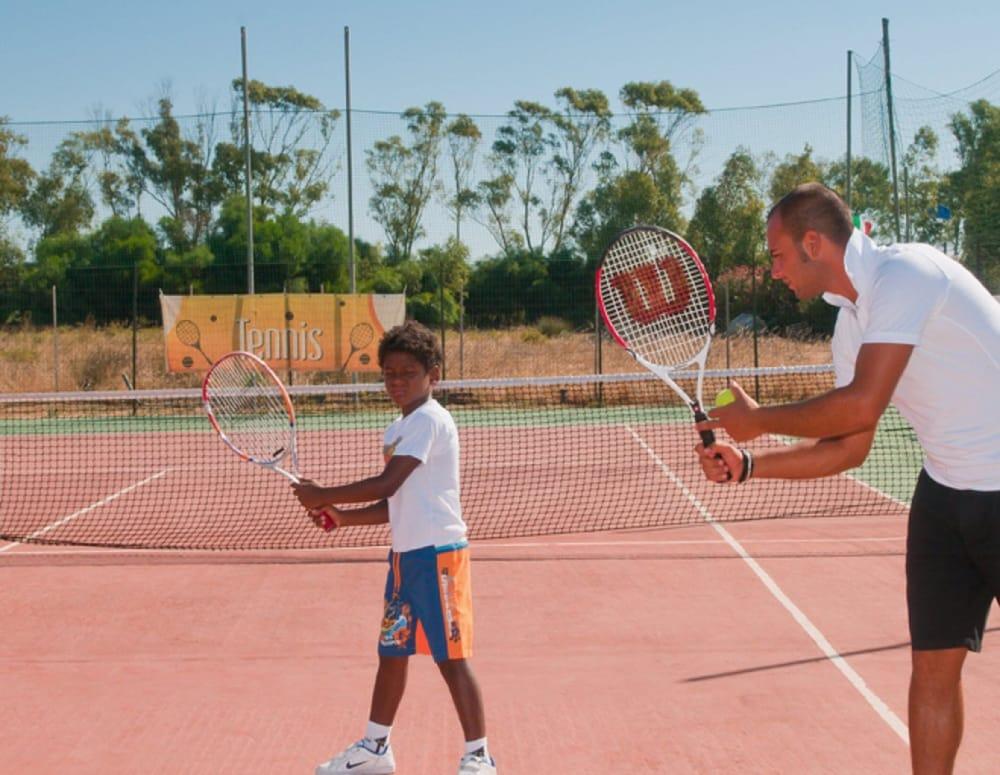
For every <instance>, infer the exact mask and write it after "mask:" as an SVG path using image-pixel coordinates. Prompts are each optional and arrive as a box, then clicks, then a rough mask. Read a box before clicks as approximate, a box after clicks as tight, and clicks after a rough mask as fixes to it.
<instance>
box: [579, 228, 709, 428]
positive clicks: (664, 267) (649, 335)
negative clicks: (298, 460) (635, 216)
mask: <svg viewBox="0 0 1000 775" xmlns="http://www.w3.org/2000/svg"><path fill="white" fill-rule="evenodd" d="M595 286H596V292H597V307H598V310H599V311H600V313H601V318H602V319H603V320H604V324H605V325H606V326H607V327H608V331H610V332H611V336H613V337H614V339H615V341H616V342H618V344H620V345H621V346H622V347H624V348H625V350H626V351H627V352H628V353H629V355H631V356H632V357H633V358H635V359H636V360H637V361H638V362H639V363H641V364H642V365H643V366H645V367H646V368H647V369H649V370H650V371H651V372H653V373H654V374H656V376H658V377H659V378H660V379H662V380H663V381H664V382H666V383H667V384H668V385H669V386H670V387H671V388H673V389H674V391H676V393H677V395H679V396H680V397H681V398H682V399H684V402H685V403H686V404H687V405H688V406H690V407H691V411H692V412H693V413H694V418H695V420H696V421H699V422H700V421H702V420H705V419H707V418H706V416H705V413H704V411H702V397H701V386H702V380H703V378H704V375H705V362H706V360H707V359H708V349H709V346H710V345H711V342H712V334H714V333H715V295H714V294H713V293H712V284H711V283H710V282H709V280H708V273H707V272H706V271H705V267H704V266H702V263H701V260H700V259H699V258H698V254H697V253H695V252H694V248H692V247H691V246H690V245H689V244H688V243H687V242H685V241H684V239H682V238H681V237H679V236H677V235H676V234H674V233H673V232H670V231H667V230H666V229H661V228H659V227H657V226H634V227H632V228H630V229H625V230H624V231H623V232H621V233H620V234H618V235H617V236H616V237H615V238H614V239H613V240H612V241H611V244H610V245H608V247H607V249H606V250H605V251H604V255H603V256H602V258H601V264H600V266H599V267H598V270H597V276H596V278H595ZM692 364H694V365H697V367H698V380H697V387H696V391H695V398H694V399H692V398H691V396H689V395H688V394H687V393H686V392H685V391H684V389H683V388H682V387H681V386H680V385H678V384H677V383H676V382H675V381H674V379H673V377H672V376H671V375H672V374H673V373H674V372H676V371H678V370H679V369H682V368H684V367H687V366H691V365H692ZM700 435H701V440H702V442H703V443H704V444H705V446H706V447H707V446H711V445H712V444H714V443H715V434H714V433H713V432H712V431H711V430H706V431H700Z"/></svg>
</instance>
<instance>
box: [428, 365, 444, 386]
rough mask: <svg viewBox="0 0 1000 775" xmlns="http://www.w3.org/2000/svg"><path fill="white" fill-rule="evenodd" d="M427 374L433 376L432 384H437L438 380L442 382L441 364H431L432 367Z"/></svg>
mask: <svg viewBox="0 0 1000 775" xmlns="http://www.w3.org/2000/svg"><path fill="white" fill-rule="evenodd" d="M427 376H429V377H430V378H431V384H432V385H436V384H437V383H438V382H440V381H441V365H440V364H438V365H437V366H431V367H430V369H428V370H427Z"/></svg>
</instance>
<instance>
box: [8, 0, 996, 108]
mask: <svg viewBox="0 0 1000 775" xmlns="http://www.w3.org/2000/svg"><path fill="white" fill-rule="evenodd" d="M4 6H5V7H4V10H3V12H2V18H3V20H4V24H3V28H4V33H5V34H4V35H3V44H2V45H0V70H2V72H3V73H4V79H3V80H4V87H3V89H2V92H0V94H2V99H0V115H6V116H8V117H9V118H10V119H12V120H14V121H45V120H72V119H84V118H88V117H90V116H91V114H92V111H93V108H94V107H95V106H98V105H99V106H102V107H103V108H105V109H107V110H109V111H110V112H111V113H112V114H113V115H116V116H120V115H128V116H137V115H141V114H144V113H146V112H147V108H148V105H149V104H150V98H152V97H154V96H156V95H157V94H158V93H159V90H160V86H161V84H163V83H164V82H169V83H170V85H171V93H172V96H173V99H174V102H175V107H176V111H177V112H178V113H187V112H194V111H196V110H198V109H199V108H200V107H202V106H203V105H204V104H206V103H211V102H212V101H215V103H216V104H217V106H218V107H219V108H220V109H225V108H227V107H228V91H227V84H228V82H229V80H230V79H232V78H233V77H235V76H237V75H238V74H239V72H240V37H239V30H240V26H241V25H245V26H246V27H247V30H248V38H249V50H250V76H251V77H253V78H258V79H260V80H263V81H265V82H267V83H273V84H293V85H295V86H296V87H297V88H299V89H301V90H303V91H306V92H309V93H311V94H314V95H315V96H317V97H319V98H320V99H321V100H322V101H323V102H324V103H326V104H327V105H330V106H340V105H342V103H343V99H344V76H343V28H344V26H345V25H348V26H350V28H351V38H352V75H353V99H354V107H356V108H359V109H370V110H387V111H398V110H402V109H404V108H406V107H408V106H411V105H421V104H424V103H425V102H427V101H428V100H431V99H437V100H439V101H441V102H443V103H444V104H445V106H446V107H447V108H448V110H449V112H466V113H473V114H497V113H503V112H505V111H506V110H508V109H509V108H510V107H511V105H512V103H513V101H514V100H516V99H534V100H538V101H543V102H544V101H547V100H550V98H551V95H552V93H553V92H554V91H555V90H556V89H558V88H560V87H561V86H565V85H572V86H575V87H578V88H583V87H597V88H601V89H603V90H604V91H605V92H606V93H607V94H608V95H609V96H612V95H615V94H616V93H617V91H618V89H619V88H620V87H621V85H622V84H623V83H625V82H626V81H629V80H659V79H668V80H670V81H672V82H673V83H674V84H675V85H677V86H685V87H690V88H693V89H695V90H697V91H698V92H699V93H700V94H701V97H702V100H703V102H704V103H705V105H706V106H707V107H709V108H723V107H733V106H743V105H759V104H764V103H772V102H788V101H796V100H805V99H812V98H817V97H829V96H837V95H840V94H842V93H843V91H844V71H845V57H846V51H847V49H853V50H855V51H857V52H858V53H859V54H860V55H862V56H864V57H865V58H867V57H868V56H870V55H871V53H872V52H874V50H875V46H876V44H877V43H878V40H879V37H880V35H881V18H882V17H883V16H886V17H888V18H889V19H890V32H891V35H892V47H893V48H892V53H893V71H894V72H896V73H898V74H900V75H903V76H905V77H906V78H908V79H910V80H912V81H915V82H917V83H919V84H922V85H924V86H928V87H930V88H933V89H936V90H941V91H950V90H953V89H956V88H959V87H961V86H965V85H967V84H969V83H971V82H973V81H975V80H977V79H978V78H981V77H982V76H984V75H986V74H987V73H989V72H992V71H993V70H995V69H997V67H1000V53H998V50H997V46H996V30H997V29H1000V3H995V2H987V1H986V0H979V2H968V0H953V1H952V2H949V3H941V2H935V3H928V2H922V1H921V0H916V1H914V0H910V1H909V2H900V1H898V0H891V1H890V2H883V3H881V4H879V3H871V2H854V1H853V0H849V1H848V2H838V3H809V2H773V1H771V2H768V1H767V0H764V2H746V0H743V1H741V2H736V1H734V0H722V1H721V2H709V3H690V2H688V3H672V2H669V0H659V1H658V2H645V1H640V0H617V2H603V3H587V2H584V1H583V0H578V1H577V2H568V1H567V0H548V1H546V0H535V1H534V2H529V1H527V0H507V1H506V2H501V3H476V2H468V0H466V2H457V1H455V0H424V1H423V2H413V1H412V0H411V1H410V2H398V1H395V0H394V1H391V2H376V1H374V0H325V1H324V2H316V1H314V0H300V1H299V2H274V1H273V0H269V2H260V0H242V1H241V2H231V1H230V0H224V1H223V2H219V1H217V0H203V1H202V2H192V1H191V0H174V1H173V2H169V3H149V2H141V0H140V2H134V3H124V2H109V1H108V0H90V2H86V3H81V2H79V1H78V0H75V1H71V0H39V1H38V2H35V3H29V2H14V0H5V3H4Z"/></svg>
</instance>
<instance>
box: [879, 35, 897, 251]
mask: <svg viewBox="0 0 1000 775" xmlns="http://www.w3.org/2000/svg"><path fill="white" fill-rule="evenodd" d="M882 54H883V56H884V57H885V99H886V106H887V108H888V111H889V160H890V162H891V169H892V205H893V211H894V218H895V226H896V241H897V242H898V241H899V239H900V231H899V183H898V181H897V179H896V124H895V118H894V117H893V109H892V73H891V71H890V70H889V20H888V19H884V18H883V19H882Z"/></svg>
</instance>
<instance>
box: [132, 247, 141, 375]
mask: <svg viewBox="0 0 1000 775" xmlns="http://www.w3.org/2000/svg"><path fill="white" fill-rule="evenodd" d="M138 353H139V262H138V261H133V262H132V389H133V390H135V389H136V388H137V387H138V382H137V380H138V374H137V373H136V372H137V366H138V364H139V354H138Z"/></svg>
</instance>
